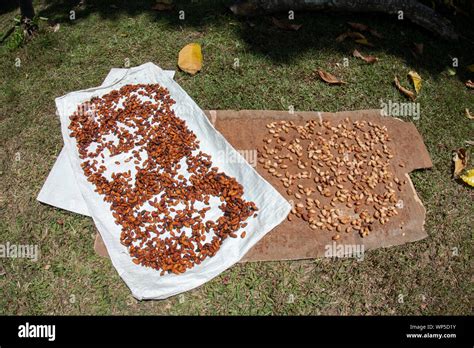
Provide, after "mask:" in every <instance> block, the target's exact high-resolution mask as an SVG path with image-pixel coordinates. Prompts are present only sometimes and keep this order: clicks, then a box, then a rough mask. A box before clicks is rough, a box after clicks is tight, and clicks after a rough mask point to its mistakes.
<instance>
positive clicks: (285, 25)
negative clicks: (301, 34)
mask: <svg viewBox="0 0 474 348" xmlns="http://www.w3.org/2000/svg"><path fill="white" fill-rule="evenodd" d="M272 21H273V25H275V26H276V27H277V28H279V29H283V30H293V31H297V30H299V29H300V28H301V27H302V24H293V23H290V22H288V21H282V20H279V19H276V18H275V17H272Z"/></svg>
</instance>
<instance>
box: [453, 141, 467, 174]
mask: <svg viewBox="0 0 474 348" xmlns="http://www.w3.org/2000/svg"><path fill="white" fill-rule="evenodd" d="M468 159H469V156H468V154H467V151H466V149H463V148H460V149H458V150H456V151H453V163H454V173H453V175H454V177H455V178H457V177H459V174H461V172H462V171H463V170H464V168H466V166H467V162H468Z"/></svg>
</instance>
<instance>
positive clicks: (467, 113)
mask: <svg viewBox="0 0 474 348" xmlns="http://www.w3.org/2000/svg"><path fill="white" fill-rule="evenodd" d="M465 111H466V117H467V118H468V119H470V120H474V115H471V112H470V111H469V109H468V108H466V110H465Z"/></svg>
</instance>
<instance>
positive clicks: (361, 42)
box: [355, 39, 374, 47]
mask: <svg viewBox="0 0 474 348" xmlns="http://www.w3.org/2000/svg"><path fill="white" fill-rule="evenodd" d="M355 42H357V43H358V44H361V45H364V46H369V47H374V45H373V44H371V43H370V42H369V41H368V40H367V39H358V40H355Z"/></svg>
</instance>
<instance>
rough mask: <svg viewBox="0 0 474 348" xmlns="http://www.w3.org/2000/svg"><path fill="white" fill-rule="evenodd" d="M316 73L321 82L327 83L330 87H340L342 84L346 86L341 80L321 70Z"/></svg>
mask: <svg viewBox="0 0 474 348" xmlns="http://www.w3.org/2000/svg"><path fill="white" fill-rule="evenodd" d="M317 71H318V74H319V77H320V78H321V80H323V81H324V82H327V83H329V84H330V85H342V84H346V83H347V82H344V81H342V80H339V79H338V78H337V77H336V76H334V75H332V74H330V73H328V72H325V71H323V70H317Z"/></svg>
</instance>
